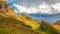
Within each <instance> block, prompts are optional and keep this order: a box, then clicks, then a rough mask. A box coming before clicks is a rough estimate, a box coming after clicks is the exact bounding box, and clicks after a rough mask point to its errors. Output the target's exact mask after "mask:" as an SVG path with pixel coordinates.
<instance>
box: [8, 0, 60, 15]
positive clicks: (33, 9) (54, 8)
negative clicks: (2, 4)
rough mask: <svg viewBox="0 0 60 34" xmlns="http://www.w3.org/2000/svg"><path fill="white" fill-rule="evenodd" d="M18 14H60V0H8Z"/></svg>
mask: <svg viewBox="0 0 60 34" xmlns="http://www.w3.org/2000/svg"><path fill="white" fill-rule="evenodd" d="M7 2H8V3H11V2H12V3H13V4H12V6H14V7H16V8H17V9H16V10H15V11H16V12H18V11H19V13H22V12H25V13H28V14H60V0H7Z"/></svg>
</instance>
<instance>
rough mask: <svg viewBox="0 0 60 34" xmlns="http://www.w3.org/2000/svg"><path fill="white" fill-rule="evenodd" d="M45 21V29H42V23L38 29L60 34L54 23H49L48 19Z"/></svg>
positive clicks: (50, 33)
mask: <svg viewBox="0 0 60 34" xmlns="http://www.w3.org/2000/svg"><path fill="white" fill-rule="evenodd" d="M44 22H45V24H46V26H45V29H42V28H41V25H40V27H38V28H37V30H38V31H41V32H43V34H60V31H59V30H57V29H55V28H53V27H52V25H51V24H49V23H48V22H46V21H44ZM41 23H42V22H41Z"/></svg>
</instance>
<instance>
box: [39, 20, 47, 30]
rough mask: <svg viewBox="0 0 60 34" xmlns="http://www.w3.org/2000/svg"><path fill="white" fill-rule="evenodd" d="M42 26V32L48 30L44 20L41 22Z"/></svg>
mask: <svg viewBox="0 0 60 34" xmlns="http://www.w3.org/2000/svg"><path fill="white" fill-rule="evenodd" d="M40 26H41V29H42V30H45V29H46V23H45V21H44V20H42V21H41V25H40Z"/></svg>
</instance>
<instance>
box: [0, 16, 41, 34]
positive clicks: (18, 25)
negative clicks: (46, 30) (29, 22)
mask: <svg viewBox="0 0 60 34" xmlns="http://www.w3.org/2000/svg"><path fill="white" fill-rule="evenodd" d="M0 34H40V33H38V32H36V31H34V30H32V29H30V28H29V27H26V25H25V24H24V23H23V22H21V21H19V20H17V19H14V18H10V17H9V18H6V17H2V16H0Z"/></svg>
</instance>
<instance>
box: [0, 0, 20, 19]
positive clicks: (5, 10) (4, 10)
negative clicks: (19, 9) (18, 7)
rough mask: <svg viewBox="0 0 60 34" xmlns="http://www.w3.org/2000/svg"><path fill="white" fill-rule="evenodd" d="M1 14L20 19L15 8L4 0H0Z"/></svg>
mask: <svg viewBox="0 0 60 34" xmlns="http://www.w3.org/2000/svg"><path fill="white" fill-rule="evenodd" d="M0 15H1V16H4V17H12V18H16V19H19V17H18V15H17V14H16V13H15V12H14V9H13V8H12V7H10V5H9V4H7V2H6V1H4V0H3V1H1V0H0Z"/></svg>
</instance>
